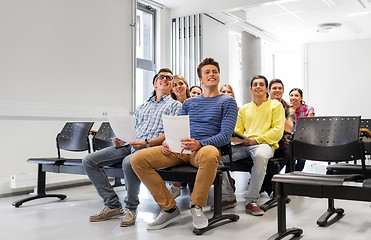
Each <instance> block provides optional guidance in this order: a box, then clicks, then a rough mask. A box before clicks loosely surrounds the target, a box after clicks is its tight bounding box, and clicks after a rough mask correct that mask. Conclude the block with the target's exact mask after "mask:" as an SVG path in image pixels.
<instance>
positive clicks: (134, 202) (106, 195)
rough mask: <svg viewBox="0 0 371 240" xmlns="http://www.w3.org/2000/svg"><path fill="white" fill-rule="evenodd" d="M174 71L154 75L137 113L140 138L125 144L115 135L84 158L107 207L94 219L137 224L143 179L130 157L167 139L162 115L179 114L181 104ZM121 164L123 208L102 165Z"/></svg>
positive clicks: (83, 161)
mask: <svg viewBox="0 0 371 240" xmlns="http://www.w3.org/2000/svg"><path fill="white" fill-rule="evenodd" d="M172 80H173V74H172V72H171V70H170V69H167V68H163V69H161V70H160V71H159V72H158V74H156V75H155V77H154V78H153V87H154V91H153V95H152V96H151V97H150V98H149V99H148V100H147V101H145V102H144V103H143V104H142V105H140V106H139V107H138V108H137V110H136V111H135V114H134V119H135V131H136V136H137V140H138V141H136V142H130V143H128V144H125V142H124V141H122V140H120V139H118V138H114V139H113V140H112V143H113V146H112V147H108V148H105V149H102V150H100V151H97V152H93V153H90V154H88V155H87V156H85V157H84V158H83V160H82V163H83V166H84V168H85V171H86V173H87V174H88V176H89V178H90V181H91V182H92V183H93V185H94V186H95V188H96V190H97V192H98V194H99V196H101V197H102V199H103V201H104V208H103V210H102V211H101V212H100V213H99V214H98V215H94V216H91V217H90V221H91V222H100V221H105V220H108V219H111V218H117V217H120V216H123V217H122V218H121V223H120V226H121V227H127V226H131V225H134V224H135V220H136V216H137V211H136V210H137V207H138V205H139V198H138V195H139V187H140V180H139V179H138V177H137V176H136V175H135V173H134V171H133V170H132V168H131V165H130V160H131V157H132V156H133V154H134V153H135V152H136V151H138V150H141V149H144V148H149V147H153V146H157V145H161V144H162V142H163V141H164V139H165V135H164V130H163V125H162V118H161V117H162V115H163V114H165V115H171V116H174V115H179V113H180V109H181V106H182V104H181V103H180V102H178V101H176V100H174V99H172V98H171V97H170V95H169V94H170V90H171V87H172ZM117 164H122V167H123V171H124V177H125V186H126V189H127V195H126V197H125V199H124V202H125V205H126V206H125V209H123V208H122V206H121V203H120V201H119V197H118V196H117V194H116V192H115V191H114V190H113V188H112V186H111V184H110V182H109V181H108V178H107V176H106V175H105V174H104V172H103V170H102V167H104V166H114V165H117Z"/></svg>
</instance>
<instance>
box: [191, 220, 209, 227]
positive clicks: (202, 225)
mask: <svg viewBox="0 0 371 240" xmlns="http://www.w3.org/2000/svg"><path fill="white" fill-rule="evenodd" d="M193 226H194V227H195V228H197V229H203V228H205V227H207V226H209V220H207V221H206V222H204V223H201V224H199V225H197V224H195V223H193Z"/></svg>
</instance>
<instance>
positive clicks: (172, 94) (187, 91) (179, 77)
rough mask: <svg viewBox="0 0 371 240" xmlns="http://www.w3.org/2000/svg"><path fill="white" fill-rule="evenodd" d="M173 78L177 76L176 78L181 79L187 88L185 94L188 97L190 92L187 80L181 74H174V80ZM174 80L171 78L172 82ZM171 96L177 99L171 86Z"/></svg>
mask: <svg viewBox="0 0 371 240" xmlns="http://www.w3.org/2000/svg"><path fill="white" fill-rule="evenodd" d="M175 78H177V79H180V80H182V81H183V82H184V83H185V85H186V86H187V88H186V96H187V98H189V97H190V96H191V94H190V92H189V86H188V82H187V80H185V78H184V77H183V76H180V75H175V76H174V80H175ZM174 80H173V83H174ZM170 95H171V97H172V98H173V99H175V100H177V99H176V95H175V93H174V92H173V88H171V94H170Z"/></svg>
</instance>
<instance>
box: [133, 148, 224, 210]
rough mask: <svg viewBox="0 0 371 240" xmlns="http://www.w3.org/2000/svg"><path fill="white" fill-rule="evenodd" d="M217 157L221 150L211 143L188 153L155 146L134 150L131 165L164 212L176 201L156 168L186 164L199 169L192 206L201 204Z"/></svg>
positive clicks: (215, 168)
mask: <svg viewBox="0 0 371 240" xmlns="http://www.w3.org/2000/svg"><path fill="white" fill-rule="evenodd" d="M220 159H221V154H220V151H219V150H218V149H217V148H216V147H214V146H211V145H207V146H204V147H201V148H200V149H199V150H198V151H196V152H192V153H191V154H180V153H170V154H167V155H165V154H164V153H163V152H162V146H157V147H151V148H148V149H143V150H141V151H138V152H136V153H135V154H134V155H133V157H132V159H131V166H132V168H133V170H134V171H135V173H136V174H137V176H138V177H139V179H140V180H141V181H142V183H143V184H144V185H146V187H147V188H148V190H149V191H150V192H151V194H152V196H153V198H154V199H155V201H156V202H157V204H158V205H159V206H160V208H161V209H162V210H164V211H166V210H169V209H171V208H173V207H174V206H175V204H176V202H175V200H174V199H173V197H172V196H171V194H170V192H169V190H168V189H167V187H166V185H165V183H164V181H163V180H162V178H161V177H160V175H159V174H158V173H157V172H156V169H163V168H167V167H172V166H176V165H186V164H189V165H192V166H194V167H196V168H198V171H197V175H196V181H195V185H194V188H193V192H192V195H191V198H192V204H193V205H198V206H201V207H204V206H206V203H207V197H208V194H209V190H210V188H211V185H212V184H213V182H214V179H215V176H216V171H217V168H218V165H219V162H220Z"/></svg>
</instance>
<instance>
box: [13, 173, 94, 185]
mask: <svg viewBox="0 0 371 240" xmlns="http://www.w3.org/2000/svg"><path fill="white" fill-rule="evenodd" d="M88 179H89V178H88V177H87V176H85V175H74V174H63V173H47V174H46V186H47V187H48V186H50V185H53V186H55V185H63V184H72V183H77V182H82V181H86V180H88ZM36 185H37V173H21V174H17V175H14V176H11V177H10V188H12V189H17V188H28V187H32V188H33V187H35V186H36Z"/></svg>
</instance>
